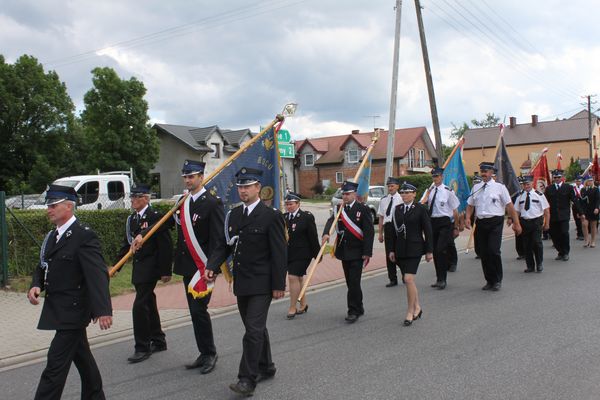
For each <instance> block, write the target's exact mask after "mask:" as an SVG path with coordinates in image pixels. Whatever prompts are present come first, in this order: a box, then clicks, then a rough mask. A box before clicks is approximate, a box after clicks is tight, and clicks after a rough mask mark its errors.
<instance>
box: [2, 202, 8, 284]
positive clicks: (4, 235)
mask: <svg viewBox="0 0 600 400" xmlns="http://www.w3.org/2000/svg"><path fill="white" fill-rule="evenodd" d="M0 236H1V240H2V243H0V246H2V258H1V260H0V261H1V262H2V265H1V267H2V273H1V274H0V277H1V279H2V281H1V282H0V286H2V287H5V286H6V285H7V284H8V227H7V225H6V193H5V192H4V191H0Z"/></svg>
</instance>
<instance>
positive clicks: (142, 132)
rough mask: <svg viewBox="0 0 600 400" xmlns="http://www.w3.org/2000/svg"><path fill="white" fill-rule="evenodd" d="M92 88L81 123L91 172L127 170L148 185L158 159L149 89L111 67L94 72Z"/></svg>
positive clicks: (87, 96)
mask: <svg viewBox="0 0 600 400" xmlns="http://www.w3.org/2000/svg"><path fill="white" fill-rule="evenodd" d="M92 75H93V77H92V82H93V86H94V87H93V88H92V89H90V90H89V91H88V92H87V93H86V94H85V96H84V97H83V101H84V104H85V110H84V111H83V112H82V114H81V122H82V125H83V130H84V134H85V145H87V146H90V148H91V149H93V151H91V152H90V153H89V156H90V157H89V163H88V168H89V169H91V170H95V169H100V170H128V169H129V168H130V167H133V169H134V171H135V174H136V177H137V178H139V179H140V180H142V181H145V182H147V181H148V178H149V171H150V169H151V168H152V167H153V166H154V163H155V162H156V161H157V160H158V152H159V145H158V138H157V136H156V132H155V131H154V130H152V129H151V127H150V125H149V120H150V118H149V117H148V103H147V102H146V100H144V95H145V94H146V88H145V87H144V84H143V83H142V82H140V81H139V80H137V79H136V78H130V79H129V80H123V79H121V78H119V76H118V75H117V73H116V72H115V71H114V70H113V69H112V68H108V67H105V68H94V69H93V70H92Z"/></svg>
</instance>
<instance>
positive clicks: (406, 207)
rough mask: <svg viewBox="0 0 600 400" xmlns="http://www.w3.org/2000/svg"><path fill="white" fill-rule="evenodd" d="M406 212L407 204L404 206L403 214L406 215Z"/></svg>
mask: <svg viewBox="0 0 600 400" xmlns="http://www.w3.org/2000/svg"><path fill="white" fill-rule="evenodd" d="M407 211H408V204H405V205H404V214H406V212H407Z"/></svg>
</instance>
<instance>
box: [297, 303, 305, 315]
mask: <svg viewBox="0 0 600 400" xmlns="http://www.w3.org/2000/svg"><path fill="white" fill-rule="evenodd" d="M307 312H308V304H307V305H305V306H304V308H303V309H302V310H298V311H296V315H300V314H306V313H307Z"/></svg>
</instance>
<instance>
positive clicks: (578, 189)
mask: <svg viewBox="0 0 600 400" xmlns="http://www.w3.org/2000/svg"><path fill="white" fill-rule="evenodd" d="M582 180H583V176H581V175H577V176H576V177H575V182H574V183H573V190H574V191H575V203H579V199H581V190H582V189H583V183H581V181H582ZM571 211H572V212H573V219H574V220H575V228H576V231H577V240H583V227H582V225H581V218H579V217H578V216H577V208H575V205H573V207H572V208H571Z"/></svg>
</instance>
